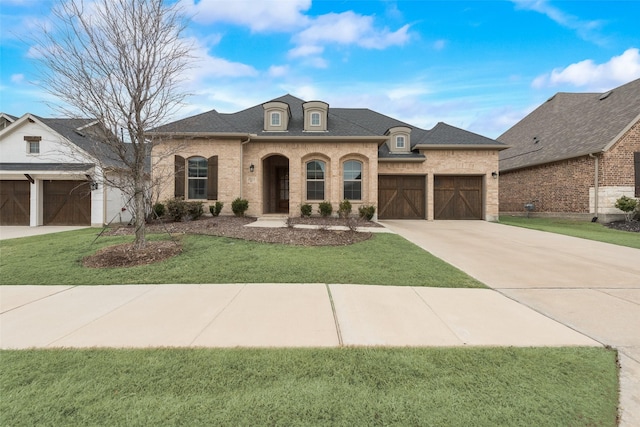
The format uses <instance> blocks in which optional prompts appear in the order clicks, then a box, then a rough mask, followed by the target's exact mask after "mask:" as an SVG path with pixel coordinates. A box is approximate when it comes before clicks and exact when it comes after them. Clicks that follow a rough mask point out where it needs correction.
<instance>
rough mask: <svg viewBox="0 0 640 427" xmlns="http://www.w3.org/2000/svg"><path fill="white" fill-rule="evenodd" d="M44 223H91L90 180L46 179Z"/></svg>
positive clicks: (44, 188)
mask: <svg viewBox="0 0 640 427" xmlns="http://www.w3.org/2000/svg"><path fill="white" fill-rule="evenodd" d="M43 191H44V197H43V218H42V220H43V223H44V225H91V188H90V186H89V182H88V181H44V187H43Z"/></svg>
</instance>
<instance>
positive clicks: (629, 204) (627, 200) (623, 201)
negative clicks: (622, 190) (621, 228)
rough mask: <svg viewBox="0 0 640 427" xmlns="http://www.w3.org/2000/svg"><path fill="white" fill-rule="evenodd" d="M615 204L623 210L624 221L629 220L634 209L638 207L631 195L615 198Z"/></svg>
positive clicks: (636, 201)
mask: <svg viewBox="0 0 640 427" xmlns="http://www.w3.org/2000/svg"><path fill="white" fill-rule="evenodd" d="M615 206H616V208H618V209H620V210H621V211H622V212H624V218H625V220H626V221H631V219H632V218H633V216H634V212H635V210H636V209H637V208H638V200H636V199H634V198H632V197H627V196H622V197H620V198H619V199H618V200H616V204H615Z"/></svg>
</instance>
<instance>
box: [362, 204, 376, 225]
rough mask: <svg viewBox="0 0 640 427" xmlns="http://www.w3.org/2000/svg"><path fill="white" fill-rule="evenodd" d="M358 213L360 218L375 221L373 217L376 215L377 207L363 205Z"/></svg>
mask: <svg viewBox="0 0 640 427" xmlns="http://www.w3.org/2000/svg"><path fill="white" fill-rule="evenodd" d="M358 213H359V214H360V218H364V219H366V220H367V221H371V219H373V215H374V214H375V213H376V207H375V206H373V205H371V206H367V205H362V206H360V207H359V208H358Z"/></svg>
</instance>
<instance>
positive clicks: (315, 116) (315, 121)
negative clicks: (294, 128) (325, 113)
mask: <svg viewBox="0 0 640 427" xmlns="http://www.w3.org/2000/svg"><path fill="white" fill-rule="evenodd" d="M311 126H320V113H311Z"/></svg>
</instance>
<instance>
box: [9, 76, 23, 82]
mask: <svg viewBox="0 0 640 427" xmlns="http://www.w3.org/2000/svg"><path fill="white" fill-rule="evenodd" d="M23 82H24V74H13V75H12V76H11V83H15V84H21V83H23Z"/></svg>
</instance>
